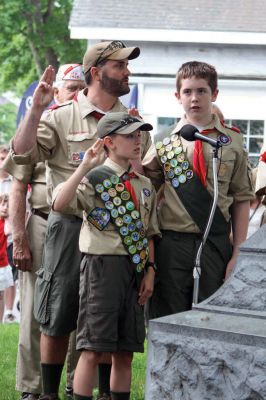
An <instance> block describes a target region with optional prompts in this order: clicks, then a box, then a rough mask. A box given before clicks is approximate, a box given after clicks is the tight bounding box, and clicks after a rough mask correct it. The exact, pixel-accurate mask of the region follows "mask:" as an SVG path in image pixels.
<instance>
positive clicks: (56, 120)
mask: <svg viewBox="0 0 266 400" xmlns="http://www.w3.org/2000/svg"><path fill="white" fill-rule="evenodd" d="M139 52H140V50H139V48H138V47H131V48H126V47H125V45H124V44H123V43H122V42H120V41H113V42H102V43H98V44H96V45H94V46H92V47H91V48H89V49H88V50H87V52H86V54H85V56H84V60H83V66H84V73H85V81H86V83H87V85H88V88H86V89H85V90H84V91H83V92H80V93H79V94H78V96H77V98H76V100H74V101H70V102H69V103H65V104H64V105H62V106H61V107H59V108H57V109H56V110H52V111H51V112H49V113H46V114H45V115H44V116H43V117H42V118H41V116H42V113H43V110H44V108H45V106H46V105H47V104H48V103H49V102H50V101H51V96H52V82H53V79H54V71H53V69H52V67H48V68H47V69H46V71H45V73H44V75H43V77H42V80H41V82H40V84H39V86H38V88H37V90H36V91H35V94H34V97H33V104H32V107H31V109H30V112H29V113H28V115H27V116H26V117H25V119H24V121H23V124H22V126H21V127H20V129H19V130H18V132H17V134H16V137H15V139H14V142H13V149H14V156H13V157H14V160H15V161H16V162H18V163H27V162H29V163H34V162H36V161H38V160H46V159H47V160H48V166H49V168H50V176H51V185H52V188H54V187H56V186H57V185H58V184H59V183H61V182H62V181H64V180H66V179H67V178H68V177H69V176H70V175H71V174H72V173H73V172H74V171H75V169H76V168H77V166H78V165H79V164H80V162H81V160H82V157H83V155H84V152H85V150H86V149H87V148H88V147H89V146H90V145H91V144H93V143H94V142H95V140H96V137H97V133H96V126H97V122H98V120H99V119H100V118H101V117H102V116H103V115H104V114H105V113H107V112H115V111H120V110H125V107H124V106H123V105H122V104H121V103H120V101H119V100H118V96H121V95H123V94H126V93H128V92H129V86H128V78H129V75H130V71H129V70H128V60H129V59H133V58H136V57H138V55H139ZM40 118H41V121H40ZM142 139H143V140H142V151H143V154H145V152H146V150H147V148H148V147H149V145H150V136H149V134H148V133H147V132H145V133H144V134H143V136H142ZM19 154H20V156H19ZM81 223H82V212H81V210H79V209H76V210H75V213H74V214H71V215H70V214H67V213H65V214H59V213H51V214H50V215H49V219H48V231H47V236H46V243H45V247H44V257H43V265H42V268H41V269H40V270H39V272H38V279H37V290H36V292H37V293H38V296H39V301H38V302H37V303H36V304H35V305H36V307H35V316H36V318H37V320H38V321H39V323H40V324H41V331H42V336H41V363H42V378H43V390H44V393H45V396H44V397H43V398H44V399H56V398H57V392H58V387H59V382H60V376H61V371H62V367H63V364H64V360H65V353H66V349H67V344H68V337H69V333H70V332H71V331H72V330H74V329H75V327H76V319H77V313H78V290H79V264H80V261H81V253H80V251H79V248H78V239H77V238H78V236H79V231H80V227H81ZM48 294H49V295H48Z"/></svg>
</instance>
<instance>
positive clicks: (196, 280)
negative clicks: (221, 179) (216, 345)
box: [192, 141, 222, 308]
mask: <svg viewBox="0 0 266 400" xmlns="http://www.w3.org/2000/svg"><path fill="white" fill-rule="evenodd" d="M211 146H213V149H212V173H213V201H212V206H211V210H210V214H209V218H208V221H207V224H206V227H205V230H204V233H203V236H202V240H201V243H200V246H199V248H198V251H197V255H196V259H195V266H194V269H193V278H194V286H193V302H192V308H193V306H194V305H196V304H198V297H199V280H200V276H201V266H200V261H201V260H200V259H201V254H202V250H203V247H204V245H205V243H206V240H207V238H208V235H209V232H210V229H211V225H212V221H213V218H214V213H215V209H216V206H217V200H218V179H217V162H218V150H219V148H220V147H221V146H222V144H221V143H220V142H219V141H217V143H216V144H215V145H214V144H211Z"/></svg>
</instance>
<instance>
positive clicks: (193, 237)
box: [143, 61, 253, 317]
mask: <svg viewBox="0 0 266 400" xmlns="http://www.w3.org/2000/svg"><path fill="white" fill-rule="evenodd" d="M217 94H218V90H217V74H216V71H215V69H214V68H213V67H212V66H210V65H208V64H206V63H201V62H197V61H195V62H188V63H186V64H183V65H182V66H181V68H180V70H179V71H178V73H177V93H176V97H177V98H178V100H179V102H180V103H181V104H182V105H183V107H184V110H185V112H186V115H185V116H184V117H183V118H182V119H181V121H180V122H179V123H178V124H177V126H176V128H175V129H174V130H173V131H172V132H171V133H170V135H169V136H167V137H165V138H164V139H163V140H162V141H160V142H157V143H155V145H154V146H153V147H152V148H151V149H150V151H149V152H148V154H147V155H146V158H145V160H144V163H143V164H144V170H145V172H146V174H147V175H148V176H149V177H150V178H151V179H152V181H153V183H154V184H155V185H156V186H157V188H158V187H160V185H163V186H162V187H161V200H160V201H159V205H158V209H159V211H158V218H159V226H160V229H161V231H162V240H161V241H159V243H158V245H157V247H156V261H157V267H158V275H157V276H158V282H157V284H156V285H155V289H154V295H153V297H152V299H151V303H150V316H151V317H161V316H164V315H169V314H174V313H176V312H181V311H185V310H188V309H190V308H191V305H192V293H193V274H192V271H193V267H194V264H195V256H196V253H197V249H198V246H199V243H200V241H201V237H202V232H203V231H204V228H205V225H206V223H207V220H208V213H209V209H210V204H211V196H210V195H212V193H213V175H212V148H211V146H210V145H209V144H207V143H203V142H201V143H199V145H200V146H201V148H200V149H198V147H197V146H198V144H195V142H190V141H187V140H185V139H183V138H182V137H181V136H180V134H179V132H180V129H181V128H182V127H183V126H184V125H185V124H192V125H194V126H196V127H197V128H198V130H200V131H201V133H203V134H207V135H208V136H209V137H211V138H214V139H219V140H220V141H221V142H222V144H223V147H222V148H221V149H220V150H219V164H218V185H219V197H218V208H217V211H216V215H215V221H214V223H213V225H212V228H211V232H210V235H209V237H208V240H207V242H206V245H205V247H204V251H203V255H202V258H201V266H202V275H201V279H200V290H199V301H202V300H204V299H206V298H207V297H209V296H210V295H211V294H212V293H214V292H215V291H216V290H217V289H218V288H219V286H220V285H221V284H222V283H223V280H224V277H225V274H226V273H227V276H228V275H229V274H230V272H231V270H232V268H233V266H234V264H235V261H236V257H237V254H238V247H239V244H240V243H241V242H242V241H243V240H245V237H246V232H247V225H248V213H249V200H250V199H251V198H252V197H253V190H252V184H251V177H250V170H249V168H248V162H247V154H246V152H245V150H244V149H243V142H242V137H241V135H240V134H239V133H238V132H236V131H235V129H231V128H228V127H226V126H224V125H223V124H222V123H221V122H220V120H219V118H218V117H217V116H216V115H213V114H212V113H211V105H212V101H215V99H216V97H217ZM196 150H197V151H196ZM198 154H200V155H202V154H203V156H204V159H202V158H201V161H200V160H199V156H198ZM202 161H203V162H202ZM199 166H200V167H199ZM230 223H232V232H233V249H231V245H230V242H229V234H230ZM232 250H233V252H232ZM166 255H167V256H166Z"/></svg>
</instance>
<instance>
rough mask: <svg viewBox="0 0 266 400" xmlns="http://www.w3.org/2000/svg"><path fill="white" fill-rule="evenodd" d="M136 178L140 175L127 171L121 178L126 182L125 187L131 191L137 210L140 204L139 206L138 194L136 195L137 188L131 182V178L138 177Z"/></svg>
mask: <svg viewBox="0 0 266 400" xmlns="http://www.w3.org/2000/svg"><path fill="white" fill-rule="evenodd" d="M136 178H138V175H136V174H135V172H126V173H125V174H124V175H122V176H121V179H122V181H123V182H124V185H125V188H126V189H127V191H128V192H129V193H130V195H131V198H132V200H133V202H134V204H135V207H136V210H138V208H139V206H138V200H137V196H136V193H135V190H134V188H133V186H132V185H131V182H130V180H131V179H136Z"/></svg>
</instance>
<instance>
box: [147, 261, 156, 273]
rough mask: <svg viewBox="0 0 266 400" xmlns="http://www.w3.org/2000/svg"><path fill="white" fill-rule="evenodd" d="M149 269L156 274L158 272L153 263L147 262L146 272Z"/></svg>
mask: <svg viewBox="0 0 266 400" xmlns="http://www.w3.org/2000/svg"><path fill="white" fill-rule="evenodd" d="M149 267H151V268H152V269H153V271H154V272H156V271H157V266H156V264H155V263H154V262H153V261H147V263H146V266H145V269H146V271H147V270H148V268H149Z"/></svg>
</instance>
